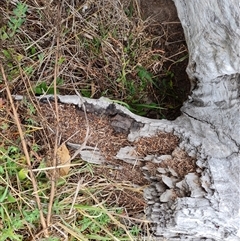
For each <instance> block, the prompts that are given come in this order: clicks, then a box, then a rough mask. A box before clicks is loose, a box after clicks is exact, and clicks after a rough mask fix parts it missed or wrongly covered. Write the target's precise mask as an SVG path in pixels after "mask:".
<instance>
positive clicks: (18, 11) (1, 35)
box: [0, 1, 28, 40]
mask: <svg viewBox="0 0 240 241" xmlns="http://www.w3.org/2000/svg"><path fill="white" fill-rule="evenodd" d="M27 10H28V7H27V5H26V3H23V2H21V1H19V2H18V3H17V5H16V8H15V9H13V16H12V17H10V19H9V21H8V23H7V26H3V27H1V28H0V39H1V40H6V39H9V38H12V37H13V36H14V35H15V34H16V33H17V32H18V30H19V29H20V27H21V26H22V24H23V23H24V22H25V20H26V13H27Z"/></svg>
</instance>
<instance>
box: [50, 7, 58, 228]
mask: <svg viewBox="0 0 240 241" xmlns="http://www.w3.org/2000/svg"><path fill="white" fill-rule="evenodd" d="M60 16H61V12H60V4H59V5H58V17H57V21H58V24H57V30H56V31H57V33H56V35H57V47H56V55H55V67H54V81H53V85H54V103H55V111H56V121H57V124H56V125H57V126H56V135H55V144H54V155H53V162H52V166H53V167H55V168H54V169H53V173H52V175H51V192H50V198H49V203H48V215H47V225H48V226H49V225H50V223H51V216H52V206H53V201H54V196H55V191H56V178H57V168H56V167H57V150H58V137H59V113H58V97H57V77H58V74H59V64H58V59H59V38H60V36H59V35H60V25H59V21H60Z"/></svg>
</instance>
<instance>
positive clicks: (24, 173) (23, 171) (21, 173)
mask: <svg viewBox="0 0 240 241" xmlns="http://www.w3.org/2000/svg"><path fill="white" fill-rule="evenodd" d="M27 174H28V170H27V169H26V168H22V169H21V170H20V171H19V172H18V177H19V179H20V180H24V179H26V178H27Z"/></svg>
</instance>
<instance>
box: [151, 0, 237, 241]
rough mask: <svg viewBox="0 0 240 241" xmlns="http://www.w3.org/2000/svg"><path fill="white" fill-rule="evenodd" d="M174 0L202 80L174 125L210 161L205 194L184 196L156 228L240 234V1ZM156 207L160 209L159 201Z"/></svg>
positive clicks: (192, 71)
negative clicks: (167, 218) (166, 219)
mask: <svg viewBox="0 0 240 241" xmlns="http://www.w3.org/2000/svg"><path fill="white" fill-rule="evenodd" d="M174 2H175V5H176V7H177V10H178V15H179V19H180V21H181V23H182V26H183V28H184V32H185V37H186V41H187V43H188V48H189V57H190V58H189V66H188V69H187V72H188V75H189V77H190V78H191V79H192V80H193V82H196V83H195V87H194V90H193V92H192V95H191V97H190V99H189V101H188V102H186V103H185V105H184V107H183V108H182V112H183V115H182V116H181V117H180V118H178V119H177V120H176V121H175V122H174V124H176V127H174V129H175V131H176V132H178V133H181V136H182V138H183V142H182V146H183V147H185V148H186V149H188V150H189V152H195V151H196V153H195V154H196V155H197V157H198V166H200V167H205V170H204V171H203V172H202V173H201V177H200V182H201V186H202V187H204V190H205V195H203V196H202V197H199V198H191V196H190V197H186V198H180V199H178V200H177V202H176V203H175V205H176V206H175V209H174V211H173V212H171V213H172V217H170V218H169V222H168V224H167V223H166V224H165V225H164V224H163V223H162V222H159V223H157V225H156V234H158V235H163V236H165V237H172V238H173V237H176V239H179V238H180V237H186V238H189V239H190V240H198V239H197V237H199V239H203V238H212V239H213V240H240V231H239V229H240V223H239V220H240V216H239V166H240V156H239V147H240V122H239V119H240V98H239V97H240V74H239V73H240V41H239V40H240V26H239V24H240V21H239V18H240V16H239V13H240V12H239V10H240V3H239V1H238V0H232V1H227V0H217V1H208V0H202V1H195V0H175V1H174ZM160 206H161V203H160ZM158 208H159V207H158ZM160 209H161V211H162V210H163V209H164V208H161V207H160ZM166 209H167V208H165V211H167V210H166ZM151 211H152V212H153V213H154V212H155V213H156V211H154V205H153V207H152V210H151ZM150 213H151V212H150ZM159 214H161V212H159ZM150 216H151V214H150ZM155 217H156V214H155V215H154V217H153V219H154V220H156V222H157V221H158V220H157V219H158V218H155ZM164 226H165V227H164ZM174 233H176V235H174ZM177 233H179V236H180V237H179V238H178V235H177ZM180 234H181V235H180ZM171 240H172V239H171Z"/></svg>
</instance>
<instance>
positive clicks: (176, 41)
mask: <svg viewBox="0 0 240 241" xmlns="http://www.w3.org/2000/svg"><path fill="white" fill-rule="evenodd" d="M140 10H141V13H142V17H143V18H144V19H148V18H150V19H151V24H150V26H149V29H148V31H149V32H151V33H153V34H154V35H155V36H156V41H155V44H154V48H155V49H162V50H164V51H165V52H166V57H167V58H169V60H168V61H166V62H164V65H163V69H165V70H168V71H169V72H170V73H173V74H174V76H173V77H172V76H171V74H170V75H169V77H168V78H166V76H163V78H165V79H166V82H164V81H163V80H162V79H159V85H160V86H161V87H162V88H163V89H164V88H165V87H166V86H164V84H167V83H169V81H172V87H173V88H172V92H170V91H169V89H167V88H166V91H168V92H169V93H166V97H165V98H164V100H163V101H164V102H165V103H168V106H171V105H172V106H178V107H177V108H176V109H172V110H171V108H169V109H168V110H166V111H165V113H164V115H166V117H167V119H169V120H173V119H175V118H176V117H177V116H179V115H180V114H181V113H180V108H181V106H182V103H183V102H184V101H185V100H186V99H187V97H188V95H189V91H190V81H189V79H188V76H187V73H186V71H185V69H186V67H187V64H188V55H187V45H186V42H185V37H184V33H183V28H182V26H181V23H180V20H179V18H178V16H177V10H176V7H175V5H174V3H173V1H169V0H140ZM173 60H175V61H176V62H174V61H173ZM154 91H155V95H156V98H158V96H159V93H158V91H157V90H154ZM149 117H151V114H150V115H149ZM153 117H154V115H153Z"/></svg>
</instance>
